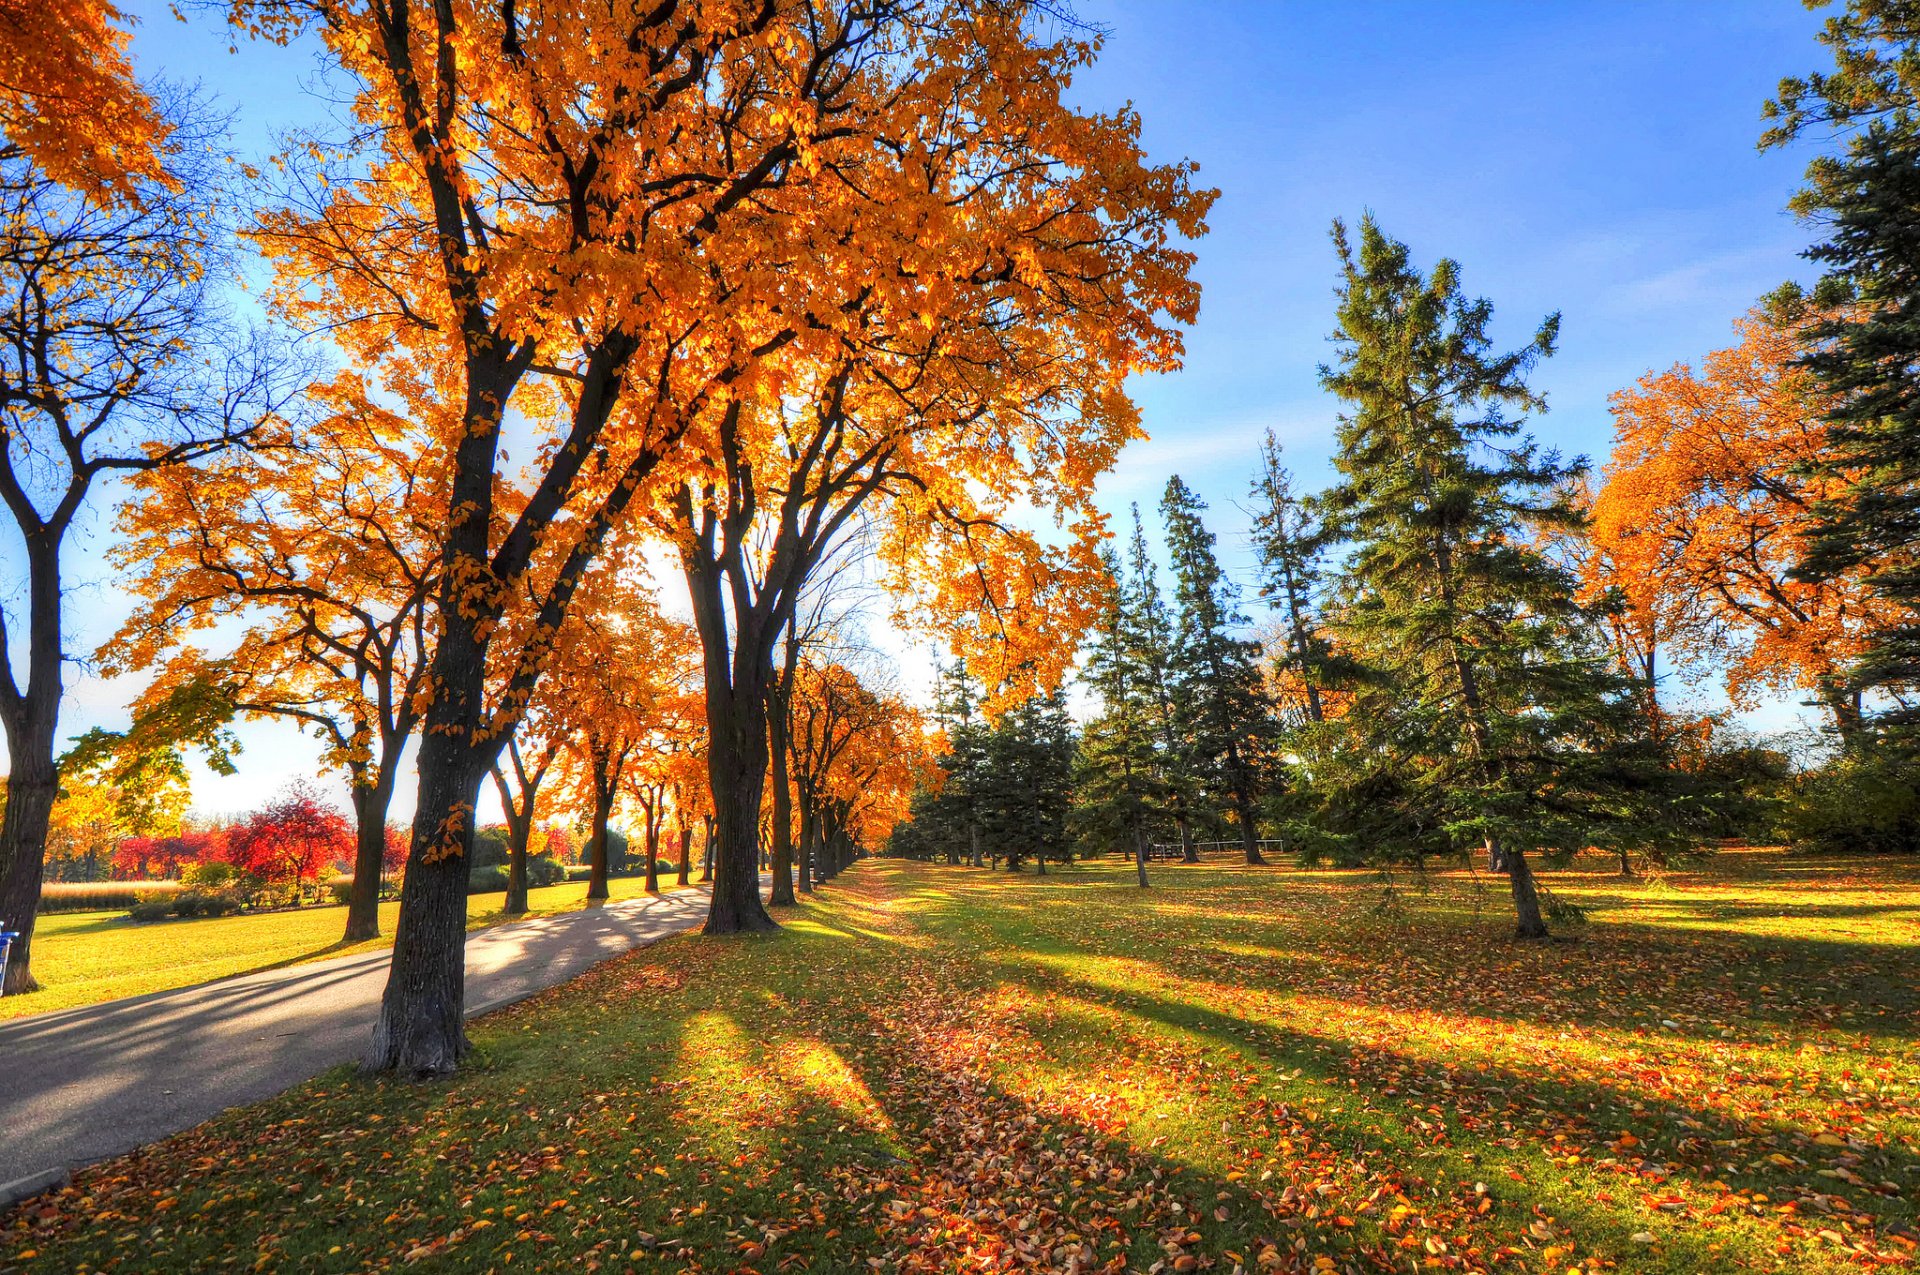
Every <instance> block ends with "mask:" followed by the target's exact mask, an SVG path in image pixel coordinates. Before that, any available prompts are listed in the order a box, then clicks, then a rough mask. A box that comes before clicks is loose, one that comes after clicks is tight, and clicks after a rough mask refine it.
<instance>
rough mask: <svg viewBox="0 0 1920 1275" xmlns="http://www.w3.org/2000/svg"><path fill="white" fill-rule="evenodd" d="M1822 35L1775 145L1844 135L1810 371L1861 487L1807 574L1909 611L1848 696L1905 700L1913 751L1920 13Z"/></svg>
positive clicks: (1850, 492) (1826, 161)
mask: <svg viewBox="0 0 1920 1275" xmlns="http://www.w3.org/2000/svg"><path fill="white" fill-rule="evenodd" d="M1820 38H1821V41H1822V42H1823V43H1825V44H1827V45H1828V46H1829V47H1831V48H1832V50H1833V52H1834V60H1835V68H1834V70H1833V72H1832V73H1830V74H1826V75H1818V74H1816V75H1813V76H1811V77H1809V78H1807V79H1805V80H1800V79H1789V80H1786V81H1784V82H1783V83H1782V84H1781V86H1780V96H1779V98H1778V99H1777V100H1775V101H1774V102H1772V103H1769V104H1768V115H1769V116H1770V117H1772V118H1774V119H1775V120H1777V121H1778V122H1777V123H1776V124H1775V126H1774V127H1772V128H1771V129H1769V131H1768V132H1767V134H1766V135H1765V137H1764V138H1763V139H1762V143H1761V144H1762V145H1763V146H1772V145H1780V144H1784V143H1785V142H1787V141H1789V140H1791V139H1792V138H1795V137H1799V136H1802V135H1804V134H1806V133H1807V132H1809V131H1812V132H1815V133H1817V134H1819V135H1823V136H1837V137H1839V138H1841V139H1843V141H1842V145H1841V150H1840V153H1839V154H1837V155H1836V154H1825V155H1821V156H1818V157H1816V158H1815V159H1814V160H1813V162H1812V163H1811V165H1810V166H1809V167H1808V170H1807V185H1806V187H1805V188H1804V189H1803V190H1802V191H1801V192H1800V194H1799V195H1798V196H1797V197H1796V199H1795V200H1794V208H1795V210H1796V211H1797V212H1799V213H1801V214H1802V215H1803V216H1806V217H1808V218H1810V219H1813V220H1816V221H1817V222H1819V224H1821V225H1822V226H1824V227H1825V228H1826V232H1827V233H1826V238H1825V239H1824V240H1823V241H1822V242H1821V243H1819V244H1817V245H1815V246H1814V247H1813V248H1812V249H1810V250H1809V251H1808V252H1807V254H1806V255H1807V256H1808V257H1809V258H1811V259H1812V260H1813V261H1815V262H1818V263H1819V264H1820V265H1821V266H1823V267H1824V268H1825V271H1826V273H1825V275H1824V277H1823V278H1822V279H1821V281H1820V284H1819V285H1818V287H1817V288H1816V289H1815V292H1814V297H1813V300H1814V302H1815V303H1816V305H1817V307H1818V312H1819V313H1820V315H1821V318H1820V319H1818V320H1817V321H1816V322H1814V323H1813V324H1811V325H1810V326H1809V327H1808V329H1807V339H1808V342H1809V344H1808V346H1807V353H1806V357H1805V360H1804V362H1805V365H1806V367H1807V368H1808V369H1809V370H1810V371H1811V372H1812V373H1813V377H1814V379H1815V381H1816V383H1817V384H1818V385H1819V386H1820V388H1821V389H1822V390H1823V391H1824V392H1825V396H1826V398H1827V401H1828V402H1829V403H1830V404H1831V406H1830V408H1829V410H1828V412H1827V420H1828V421H1829V422H1830V426H1831V428H1830V431H1829V434H1828V438H1829V443H1830V446H1829V449H1828V451H1827V454H1826V456H1825V457H1824V458H1823V461H1822V465H1823V467H1824V468H1825V469H1826V470H1827V471H1828V472H1829V473H1830V474H1832V475H1833V476H1835V477H1837V478H1839V479H1840V480H1841V481H1842V482H1843V483H1846V484H1847V486H1846V488H1845V490H1844V493H1843V494H1842V495H1841V496H1840V497H1838V498H1836V499H1834V500H1830V501H1827V502H1823V504H1822V505H1821V506H1820V508H1819V509H1818V510H1816V517H1817V519H1818V524H1819V525H1818V530H1817V532H1816V534H1815V536H1814V539H1813V543H1812V546H1811V550H1810V552H1809V554H1808V556H1807V560H1806V562H1805V563H1803V564H1802V566H1801V573H1802V574H1804V575H1806V576H1809V577H1811V578H1815V579H1819V578H1830V577H1832V576H1834V575H1837V574H1840V573H1842V572H1846V571H1849V570H1851V569H1853V568H1857V567H1860V566H1865V567H1867V568H1868V570H1869V572H1870V573H1871V574H1870V577H1869V579H1870V581H1871V584H1872V587H1873V588H1874V590H1875V591H1876V592H1877V593H1879V594H1881V595H1882V596H1883V597H1885V598H1887V599H1889V600H1891V601H1893V602H1894V603H1896V604H1897V605H1898V606H1899V607H1900V608H1901V609H1902V610H1903V612H1904V613H1905V618H1904V619H1903V620H1902V621H1901V622H1899V623H1896V624H1894V625H1891V626H1889V627H1887V628H1885V629H1883V630H1882V631H1880V632H1879V633H1876V634H1873V635H1870V638H1869V643H1870V645H1869V649H1868V651H1867V653H1866V655H1865V657H1864V658H1863V659H1862V660H1861V662H1860V664H1859V666H1858V668H1857V669H1856V670H1854V672H1853V676H1852V685H1851V686H1849V687H1844V688H1840V689H1842V690H1843V691H1847V692H1851V693H1853V694H1855V695H1858V694H1859V693H1860V692H1863V691H1872V690H1879V691H1882V692H1893V693H1894V695H1895V696H1896V699H1895V707H1894V709H1893V711H1891V712H1888V713H1885V714H1882V715H1881V716H1880V717H1879V718H1878V720H1877V723H1876V724H1877V725H1879V726H1881V727H1883V728H1888V727H1890V728H1892V729H1891V730H1890V731H1887V732H1884V733H1886V734H1887V735H1888V736H1889V737H1890V738H1891V739H1892V740H1894V741H1896V742H1899V743H1902V744H1903V745H1905V748H1906V749H1908V750H1910V749H1912V748H1914V747H1915V746H1917V745H1920V731H1916V729H1915V728H1916V727H1920V708H1916V707H1915V706H1914V705H1913V704H1912V703H1910V702H1907V703H1902V702H1901V701H1900V698H1899V697H1900V696H1901V694H1902V693H1903V692H1908V691H1911V690H1912V689H1913V688H1914V687H1915V686H1916V685H1920V376H1916V375H1915V369H1916V368H1920V97H1917V96H1916V88H1917V86H1920V3H1916V2H1915V0H1851V3H1849V4H1848V5H1847V7H1846V9H1845V10H1844V12H1842V13H1841V14H1839V15H1837V16H1836V17H1834V18H1832V19H1831V20H1830V21H1829V22H1828V24H1827V27H1826V30H1825V31H1824V32H1823V33H1822V35H1821V37H1820ZM1790 299H1791V300H1795V301H1798V300H1799V298H1797V297H1795V298H1790Z"/></svg>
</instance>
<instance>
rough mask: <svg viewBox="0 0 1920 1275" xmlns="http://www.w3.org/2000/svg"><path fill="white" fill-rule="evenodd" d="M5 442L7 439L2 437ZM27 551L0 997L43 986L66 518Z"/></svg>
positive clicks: (0, 913)
mask: <svg viewBox="0 0 1920 1275" xmlns="http://www.w3.org/2000/svg"><path fill="white" fill-rule="evenodd" d="M0 445H4V444H0ZM21 530H22V534H23V536H24V538H25V540H26V558H27V577H28V581H27V592H28V602H27V608H28V612H27V659H26V665H27V687H26V691H25V693H24V694H23V693H21V691H20V690H19V689H18V688H17V686H16V684H15V682H14V674H13V667H12V665H11V664H10V663H5V662H6V661H10V660H11V659H12V658H13V651H12V647H11V643H3V642H0V664H4V667H0V710H4V711H0V717H4V719H5V726H6V735H7V759H8V764H9V767H10V773H9V774H8V775H7V781H6V783H7V786H6V795H7V802H6V813H5V815H4V816H0V930H9V931H12V932H13V933H15V934H17V935H19V937H18V938H16V939H14V940H13V946H12V948H11V950H10V951H9V952H8V955H7V977H6V984H5V986H4V987H0V996H18V995H20V994H22V993H25V992H32V991H37V990H39V987H40V984H39V983H38V982H36V981H35V980H34V977H33V926H34V922H35V920H36V919H37V918H38V916H39V912H40V883H41V881H42V880H44V879H45V876H46V870H47V825H48V823H49V822H50V821H51V820H52V818H53V803H54V800H55V799H56V798H57V797H58V796H59V793H60V776H59V772H58V769H57V767H55V765H54V760H53V747H54V738H55V736H56V735H57V734H58V732H59V721H60V697H61V694H62V692H63V689H64V688H63V684H62V682H61V668H60V665H61V658H60V541H61V538H62V536H63V535H64V533H65V530H66V524H65V522H64V521H59V522H50V523H47V524H44V525H43V526H42V527H41V528H40V530H39V531H38V532H37V533H36V532H30V531H28V530H27V529H26V528H24V527H23V528H22V529H21Z"/></svg>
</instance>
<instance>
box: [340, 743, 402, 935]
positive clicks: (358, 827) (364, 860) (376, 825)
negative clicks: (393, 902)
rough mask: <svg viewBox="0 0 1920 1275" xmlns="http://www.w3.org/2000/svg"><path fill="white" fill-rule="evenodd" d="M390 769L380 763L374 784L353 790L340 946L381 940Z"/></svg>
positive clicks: (389, 801)
mask: <svg viewBox="0 0 1920 1275" xmlns="http://www.w3.org/2000/svg"><path fill="white" fill-rule="evenodd" d="M393 780H394V776H393V768H392V766H391V765H390V764H388V763H386V762H382V764H381V766H380V770H379V772H378V774H377V775H376V777H375V779H374V781H373V783H371V784H366V785H361V784H355V785H354V787H353V819H354V830H353V832H354V845H353V885H352V886H351V887H350V888H349V889H348V891H347V931H346V933H345V934H344V935H342V936H341V940H340V941H341V942H343V943H364V942H365V941H366V940H368V939H377V938H379V937H380V885H381V879H382V877H383V875H384V873H385V869H386V861H387V809H388V806H389V805H390V803H391V802H392V800H393Z"/></svg>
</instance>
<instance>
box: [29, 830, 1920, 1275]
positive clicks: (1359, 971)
mask: <svg viewBox="0 0 1920 1275" xmlns="http://www.w3.org/2000/svg"><path fill="white" fill-rule="evenodd" d="M1127 879H1128V874H1127V873H1125V872H1123V871H1120V870H1117V869H1114V870H1109V869H1104V868H1085V867H1083V868H1077V869H1073V870H1069V871H1064V872H1056V873H1055V874H1053V875H1050V876H1048V877H1046V878H1037V877H1033V876H1019V877H1006V876H994V875H989V874H987V873H983V872H977V871H969V870H966V869H960V868H948V867H940V866H914V865H901V864H894V863H886V862H869V863H865V864H862V865H860V866H859V867H857V868H856V869H855V870H854V871H853V872H851V873H849V874H847V876H845V877H844V878H842V879H841V881H839V882H836V883H835V884H834V885H833V886H832V887H830V888H829V890H828V891H826V892H825V893H824V894H823V895H822V896H821V899H820V901H819V902H817V903H814V904H811V905H809V906H807V907H805V908H804V909H801V910H800V911H799V912H797V913H793V914H789V915H788V917H787V920H788V922H789V923H788V925H787V928H786V929H785V931H784V932H783V933H781V934H778V935H773V936H761V937H752V938H740V939H733V940H720V941H716V940H702V939H698V938H694V937H685V938H677V939H672V940H669V941H667V942H664V943H661V944H659V945H657V946H655V947H653V948H650V949H647V950H645V951H642V952H638V953H635V954H633V955H631V956H628V957H626V958H623V959H619V960H616V961H613V962H610V963H609V964H607V965H604V966H602V967H600V968H599V969H598V970H596V971H595V972H593V973H591V974H589V975H587V976H586V977H584V978H582V979H580V980H577V981H576V982H573V983H570V984H567V985H565V986H563V987H560V988H556V989H554V990H552V991H549V992H547V993H545V994H543V995H541V996H540V997H537V998H535V999H534V1000H531V1001H528V1002H524V1003H522V1004H520V1005H518V1006H515V1007H513V1008H511V1009H508V1010H506V1011H504V1012H502V1013H499V1014H496V1015H493V1016H491V1017H489V1018H487V1019H484V1020H481V1021H479V1022H477V1023H476V1024H474V1026H473V1028H472V1032H473V1040H474V1044H475V1046H476V1052H475V1054H474V1056H473V1058H472V1060H471V1062H470V1064H469V1065H468V1066H467V1067H466V1068H465V1070H464V1071H463V1072H462V1073H461V1075H460V1076H459V1077H458V1078H456V1079H455V1080H454V1081H452V1082H450V1083H448V1084H445V1085H441V1086H431V1087H428V1086H418V1085H409V1084H400V1083H385V1082H370V1081H366V1080H362V1079H360V1078H357V1077H355V1076H354V1075H352V1074H351V1073H349V1072H346V1071H341V1072H336V1073H333V1074H330V1075H328V1076H326V1077H323V1078H321V1079H320V1080H319V1081H317V1082H315V1083H313V1084H311V1085H309V1086H306V1087H303V1088H301V1089H299V1090H296V1091H294V1092H293V1093H290V1094H288V1095H286V1096H285V1097H283V1098H281V1099H279V1100H276V1101H273V1102H269V1103H266V1104H263V1105H261V1106H257V1107H253V1108H248V1109H244V1110H240V1111H236V1112H234V1113H231V1114H229V1115H227V1116H225V1117H223V1118H221V1119H220V1120H217V1121H215V1122H213V1123H211V1124H209V1125H206V1126H203V1127H202V1128H200V1129H198V1130H195V1131H193V1132H191V1133H189V1134H186V1135H183V1136H181V1137H178V1138H175V1139H173V1140H171V1141H169V1142H166V1143H162V1144H159V1145H157V1146H155V1147H152V1148H150V1149H148V1150H146V1151H144V1152H142V1153H138V1154H136V1155H134V1156H131V1157H128V1158H126V1159H123V1160H120V1161H115V1162H112V1163H109V1164H106V1165H102V1166H98V1167H96V1168H94V1169H91V1170H88V1171H86V1172H83V1173H82V1174H80V1175H79V1177H78V1178H77V1180H76V1181H75V1182H74V1184H73V1185H72V1186H71V1187H69V1188H67V1189H65V1190H64V1191H62V1192H61V1193H59V1194H57V1195H55V1196H51V1197H46V1198H45V1199H43V1200H42V1201H40V1202H37V1203H36V1205H35V1206H33V1207H30V1208H28V1209H26V1210H23V1211H20V1212H18V1213H16V1214H15V1215H13V1216H12V1217H11V1218H8V1219H5V1220H4V1221H3V1222H0V1268H6V1267H9V1266H13V1267H20V1268H25V1269H34V1270H42V1269H44V1270H81V1269H87V1270H125V1271H133V1270H143V1271H144V1270H214V1269H257V1270H272V1271H360V1270H385V1269H396V1270H397V1269H415V1268H417V1269H420V1270H449V1271H522V1270H587V1271H592V1270H609V1271H615V1270H629V1269H632V1270H640V1271H654V1270H659V1271H749V1270H750V1271H757V1272H763V1273H764V1272H773V1271H785V1270H803V1269H804V1270H812V1271H824V1272H848V1271H866V1270H881V1271H910V1272H937V1271H975V1270H1010V1269H1021V1270H1044V1271H1063V1272H1091V1271H1112V1272H1118V1271H1122V1270H1133V1271H1143V1272H1144V1271H1172V1272H1181V1271H1192V1270H1203V1271H1218V1272H1221V1273H1222V1275H1225V1273H1226V1272H1232V1271H1236V1270H1237V1271H1243V1272H1249V1273H1252V1272H1263V1271H1274V1270H1278V1271H1342V1272H1359V1271H1373V1270H1379V1271H1389V1270H1390V1271H1407V1272H1419V1271H1428V1270H1495V1271H1531V1272H1554V1273H1555V1275H1565V1273H1566V1272H1570V1271H1579V1272H1593V1271H1611V1270H1618V1271H1664V1272H1676V1273H1678V1272H1693V1271H1725V1270H1743V1269H1752V1270H1790V1271H1833V1270H1852V1269H1871V1268H1875V1267H1878V1266H1890V1267H1891V1266H1906V1265H1909V1264H1910V1263H1911V1262H1912V1260H1913V1256H1914V1248H1915V1235H1916V1232H1915V1230H1914V1223H1915V1210H1914V1204H1913V1197H1914V1193H1915V1192H1916V1191H1920V1143H1917V1142H1916V1137H1917V1136H1920V1112H1916V1106H1915V1104H1916V1083H1917V1082H1920V1056H1917V1055H1916V1050H1915V1038H1914V1032H1915V1024H1916V1021H1920V1020H1917V1019H1916V1010H1920V986H1916V983H1917V982H1920V978H1917V976H1920V951H1917V950H1916V944H1920V865H1914V864H1911V863H1860V862H1850V863H1841V864H1835V863H1831V862H1829V863H1821V864H1808V863H1805V862H1800V861H1794V860H1789V859H1786V858H1783V857H1781V856H1778V855H1767V854H1759V853H1744V854H1732V855H1725V856H1722V858H1721V860H1720V862H1719V863H1718V864H1716V865H1715V866H1714V867H1713V868H1712V869H1710V870H1708V871H1706V872H1703V873H1700V874H1691V875H1674V876H1672V877H1669V878H1667V879H1665V880H1662V881H1658V882H1635V883H1623V882H1620V881H1618V880H1616V879H1613V878H1611V877H1609V876H1607V875H1604V874H1603V873H1599V872H1596V873H1594V874H1591V875H1587V874H1579V873H1557V874H1553V876H1552V878H1551V880H1552V883H1553V884H1554V885H1555V887H1556V888H1557V889H1558V891H1559V892H1560V893H1561V894H1562V895H1563V896H1566V897H1569V898H1573V899H1577V900H1578V901H1580V902H1581V903H1583V904H1585V905H1586V906H1587V907H1588V908H1590V909H1591V914H1592V918H1593V919H1592V922H1591V923H1590V924H1589V925H1587V926H1585V927H1584V928H1583V929H1580V930H1578V931H1574V932H1571V933H1570V935H1569V937H1568V938H1567V939H1566V941H1563V942H1556V943H1551V944H1544V945H1519V944H1516V943H1514V942H1512V941H1511V940H1509V939H1508V938H1507V933H1508V931H1509V927H1510V924H1511V922H1510V920H1509V918H1508V916H1507V914H1506V912H1505V910H1504V909H1503V907H1502V903H1503V899H1502V897H1501V895H1500V894H1499V893H1497V892H1494V891H1491V890H1488V891H1486V892H1485V893H1482V892H1481V888H1480V886H1479V885H1478V884H1476V883H1475V882H1473V881H1472V880H1470V879H1468V878H1465V877H1462V876H1457V875H1447V876H1441V877H1436V878H1433V879H1431V880H1429V881H1428V882H1426V883H1424V885H1423V884H1422V883H1419V882H1415V881H1410V880H1407V881H1401V882H1400V883H1399V886H1398V889H1397V890H1396V901H1395V902H1393V903H1391V904H1390V905H1386V906H1383V905H1382V892H1381V883H1380V881H1379V880H1378V878H1376V877H1371V876H1368V875H1366V874H1360V873H1326V872H1323V873H1302V872H1297V871H1291V870H1288V869H1283V868H1276V869H1269V870H1232V869H1225V868H1217V867H1204V866H1203V867H1198V868H1176V867H1167V868H1162V869H1160V870H1159V871H1158V872H1157V873H1156V874H1155V879H1154V886H1153V888H1152V889H1151V890H1150V891H1147V892H1144V893H1142V892H1140V891H1137V890H1135V889H1133V888H1132V887H1130V886H1129V885H1128V884H1127ZM103 1118H111V1113H103Z"/></svg>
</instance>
